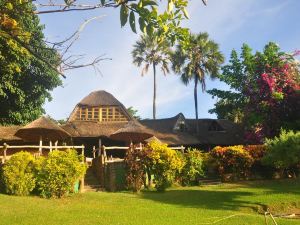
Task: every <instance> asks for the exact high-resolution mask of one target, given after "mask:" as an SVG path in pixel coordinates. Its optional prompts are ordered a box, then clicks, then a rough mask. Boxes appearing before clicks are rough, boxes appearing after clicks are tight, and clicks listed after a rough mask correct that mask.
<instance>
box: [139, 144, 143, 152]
mask: <svg viewBox="0 0 300 225" xmlns="http://www.w3.org/2000/svg"><path fill="white" fill-rule="evenodd" d="M142 150H143V145H142V143H141V142H140V151H142Z"/></svg>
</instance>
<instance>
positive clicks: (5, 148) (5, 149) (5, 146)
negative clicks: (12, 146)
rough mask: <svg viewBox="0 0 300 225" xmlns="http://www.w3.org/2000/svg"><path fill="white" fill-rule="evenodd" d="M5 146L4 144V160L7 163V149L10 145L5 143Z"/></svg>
mask: <svg viewBox="0 0 300 225" xmlns="http://www.w3.org/2000/svg"><path fill="white" fill-rule="evenodd" d="M3 146H4V149H3V162H4V163H5V161H6V151H7V147H8V145H7V144H6V143H4V144H3Z"/></svg>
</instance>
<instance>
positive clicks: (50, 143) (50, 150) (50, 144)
mask: <svg viewBox="0 0 300 225" xmlns="http://www.w3.org/2000/svg"><path fill="white" fill-rule="evenodd" d="M49 147H50V148H49V152H52V141H50V142H49Z"/></svg>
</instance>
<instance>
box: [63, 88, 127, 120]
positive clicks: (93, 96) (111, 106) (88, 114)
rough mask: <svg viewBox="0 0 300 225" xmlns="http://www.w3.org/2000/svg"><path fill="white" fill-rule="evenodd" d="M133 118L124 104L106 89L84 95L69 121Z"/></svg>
mask: <svg viewBox="0 0 300 225" xmlns="http://www.w3.org/2000/svg"><path fill="white" fill-rule="evenodd" d="M129 120H132V118H131V116H130V114H129V113H128V111H127V109H126V108H125V107H124V105H123V104H122V103H121V102H119V101H118V100H117V99H116V98H115V97H114V96H113V95H112V94H110V93H108V92H106V91H102V90H100V91H94V92H92V93H90V94H89V95H88V96H86V97H84V98H83V99H82V100H81V101H80V102H79V103H78V104H77V105H76V106H75V108H74V110H73V112H72V113H71V115H70V117H69V119H68V122H72V121H97V122H106V121H112V122H122V121H123V122H127V121H129Z"/></svg>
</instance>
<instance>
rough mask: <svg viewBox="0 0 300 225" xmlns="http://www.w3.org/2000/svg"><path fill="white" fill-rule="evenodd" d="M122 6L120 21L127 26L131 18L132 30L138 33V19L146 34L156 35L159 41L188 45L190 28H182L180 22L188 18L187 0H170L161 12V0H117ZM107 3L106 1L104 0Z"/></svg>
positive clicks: (118, 4)
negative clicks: (129, 0) (159, 0)
mask: <svg viewBox="0 0 300 225" xmlns="http://www.w3.org/2000/svg"><path fill="white" fill-rule="evenodd" d="M116 3H117V5H116V7H118V6H120V23H121V26H122V27H123V26H125V25H126V23H127V22H128V19H129V24H130V27H131V30H132V31H133V32H134V33H137V29H136V21H138V23H139V28H140V31H141V32H142V33H143V34H144V35H149V36H152V35H154V34H155V35H156V36H157V37H158V39H159V41H163V40H169V41H170V42H171V43H172V44H174V43H175V42H176V41H179V42H181V43H182V45H186V44H187V43H188V29H186V28H182V27H181V26H180V23H181V21H182V20H184V19H188V12H187V10H186V7H187V5H188V1H187V0H168V3H167V7H166V9H165V10H164V11H163V12H161V13H160V12H159V10H158V7H159V2H157V1H152V0H138V1H131V2H127V1H125V2H122V1H116ZM103 4H104V5H105V1H104V2H103Z"/></svg>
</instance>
